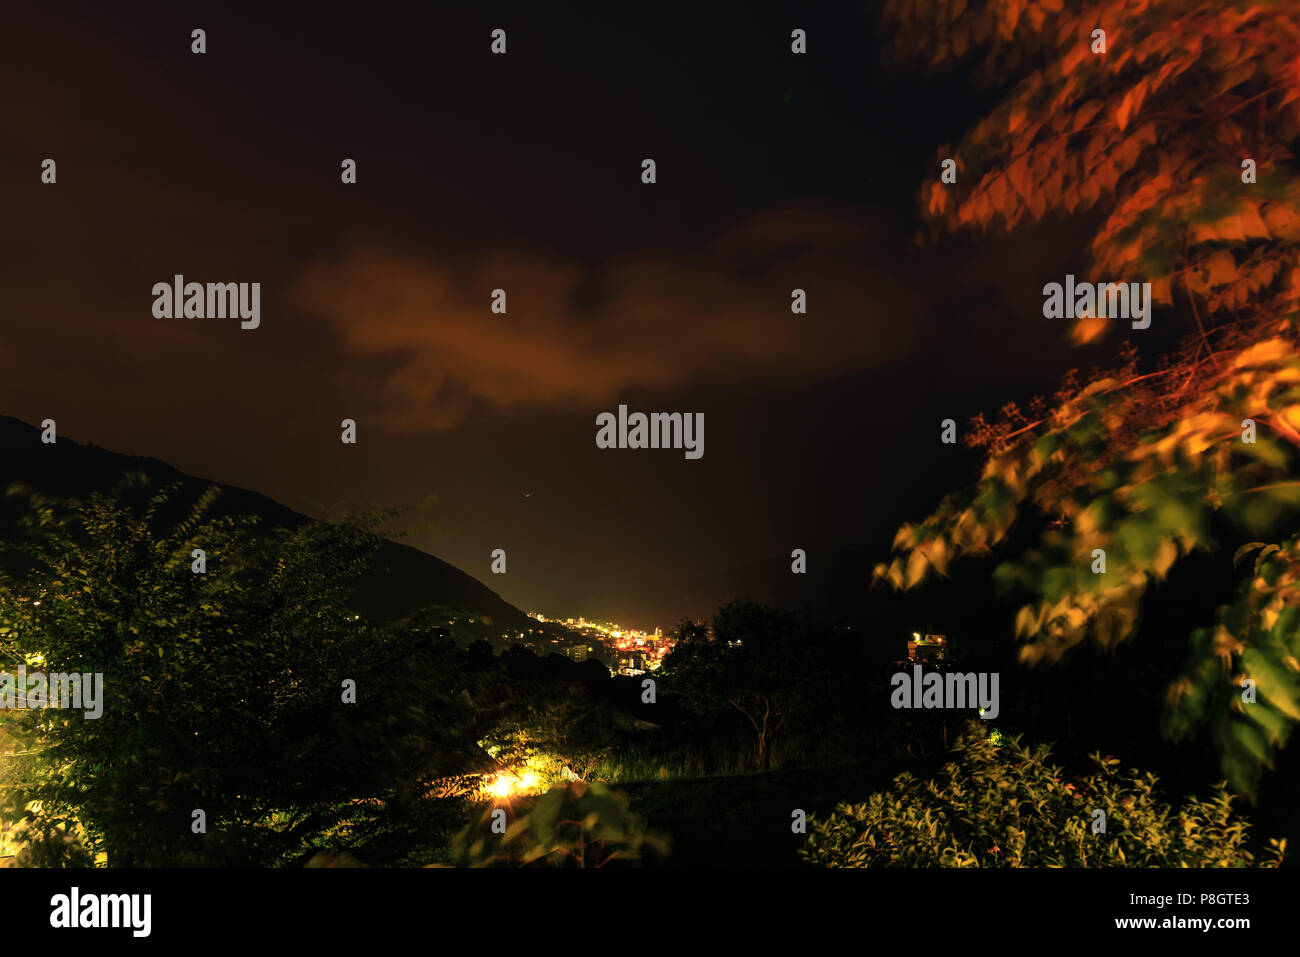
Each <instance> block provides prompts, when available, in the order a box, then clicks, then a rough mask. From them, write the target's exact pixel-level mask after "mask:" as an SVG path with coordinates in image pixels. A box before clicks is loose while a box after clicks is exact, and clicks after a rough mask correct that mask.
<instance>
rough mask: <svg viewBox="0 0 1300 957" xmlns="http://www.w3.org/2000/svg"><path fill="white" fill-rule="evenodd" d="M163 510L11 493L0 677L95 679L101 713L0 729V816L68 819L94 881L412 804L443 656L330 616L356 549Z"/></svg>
mask: <svg viewBox="0 0 1300 957" xmlns="http://www.w3.org/2000/svg"><path fill="white" fill-rule="evenodd" d="M173 493H174V488H173V489H163V490H162V491H159V492H153V493H151V490H149V489H148V488H147V487H146V486H145V482H144V480H143V478H142V477H132V478H129V479H128V480H126V481H124V482H123V483H122V484H121V485H119V486H118V488H117V489H115V490H114V492H113V493H111V494H107V495H104V494H96V495H94V496H92V497H91V498H89V499H86V500H74V501H59V500H51V499H47V498H44V497H42V496H39V495H34V494H33V495H23V494H21V493H16V492H11V496H10V498H11V500H13V499H15V498H17V499H18V500H19V501H21V502H22V503H23V504H24V506H25V508H24V513H23V515H24V517H23V527H24V530H25V533H24V539H23V541H21V542H19V543H18V544H16V545H14V544H8V545H7V546H6V547H7V548H8V549H9V551H10V553H11V557H12V553H13V552H14V551H18V552H20V553H21V554H22V555H23V556H24V557H25V559H26V563H25V567H21V568H19V569H17V570H12V569H11V571H10V572H8V573H7V574H5V575H4V577H3V578H2V579H0V671H5V672H9V673H13V672H14V671H15V669H16V668H17V666H19V665H22V666H24V667H27V668H28V669H30V670H32V671H41V672H48V673H51V674H55V673H60V672H77V673H86V674H94V673H100V674H102V675H103V697H104V701H103V709H102V715H101V716H100V717H98V718H88V717H85V716H83V714H82V712H80V711H76V710H72V711H69V710H54V709H49V710H38V709H25V710H18V711H10V712H5V713H4V718H5V722H4V723H5V726H6V729H7V731H8V732H9V734H10V735H11V737H10V738H9V740H10V741H13V742H15V743H16V744H17V745H19V746H18V747H16V748H15V749H14V750H15V751H23V752H26V754H25V755H24V756H23V757H22V760H21V761H18V762H15V767H16V768H17V769H18V770H17V771H16V772H15V779H14V780H12V781H11V782H9V784H10V787H9V788H8V789H7V790H6V791H5V792H4V794H3V796H4V799H5V800H6V804H7V807H6V808H5V809H4V810H5V812H6V813H5V816H6V817H8V818H9V819H11V820H16V819H18V818H23V817H25V818H27V819H28V822H29V826H28V828H27V829H28V830H34V831H36V832H50V830H51V829H50V828H49V827H45V826H43V825H40V824H39V822H32V821H31V817H32V815H33V814H35V813H37V812H36V811H35V810H34V809H39V813H40V814H42V815H44V816H46V817H52V818H54V819H55V821H56V822H57V821H64V820H69V819H72V820H75V821H77V822H79V823H80V825H82V826H84V828H85V830H86V832H87V834H88V838H87V839H88V841H89V843H90V844H91V846H92V849H93V850H94V851H95V852H97V853H102V854H103V855H106V857H107V860H108V862H109V863H110V864H112V865H114V866H125V865H158V864H178V863H244V864H248V863H262V864H266V863H282V862H286V861H289V860H293V859H296V858H297V857H298V856H299V855H302V854H304V853H306V851H307V850H308V849H309V848H310V847H311V846H312V845H313V844H314V843H317V842H319V841H321V840H323V839H324V838H326V837H328V836H329V835H331V834H333V833H335V832H336V831H337V830H338V829H340V828H343V827H346V826H347V822H348V820H349V816H350V814H351V813H352V809H353V807H354V802H355V801H357V800H358V799H361V798H366V799H382V800H384V801H386V802H390V803H391V802H394V801H401V800H403V799H413V795H412V794H411V793H410V792H413V791H414V790H415V789H417V788H418V781H419V780H420V778H421V776H422V775H425V774H428V773H429V772H430V770H431V768H432V766H433V765H435V764H436V761H437V758H438V755H439V754H440V753H441V748H442V746H443V745H445V744H446V743H447V742H448V741H449V740H450V737H451V735H452V729H453V728H454V727H455V726H456V724H457V722H458V720H459V715H460V713H461V710H462V709H460V708H459V707H458V706H456V705H455V703H454V701H453V700H452V699H451V697H450V688H448V687H447V686H446V678H445V677H440V676H445V675H446V674H448V672H447V670H446V668H447V666H448V662H449V661H450V660H451V658H452V657H453V656H454V649H452V648H450V645H449V643H443V644H439V643H436V642H431V641H430V640H429V639H428V638H427V637H422V636H420V635H417V634H413V633H405V632H402V631H400V630H397V629H391V628H387V629H386V628H376V627H374V626H372V625H370V624H369V623H367V622H365V621H363V620H361V618H360V617H359V616H358V615H356V614H354V613H353V612H352V611H351V609H350V608H349V606H348V595H349V592H350V590H351V588H352V585H353V582H354V580H355V576H356V574H357V573H358V572H359V571H360V570H361V569H362V568H364V567H365V566H366V563H367V561H368V559H369V557H370V555H371V554H372V552H373V550H374V548H375V547H376V545H377V544H378V539H377V537H376V536H374V535H373V534H372V533H371V532H370V531H369V530H368V529H367V528H366V527H363V526H362V525H361V524H357V525H325V524H321V523H315V522H312V523H307V524H305V525H303V526H301V527H300V528H297V529H294V530H287V529H272V530H263V529H261V528H259V527H258V523H257V522H256V521H255V520H253V519H246V518H235V517H228V518H207V517H206V515H207V513H208V512H209V510H210V509H211V507H212V505H213V503H214V501H215V499H216V491H215V490H212V491H209V492H208V493H207V494H205V495H204V496H202V497H201V498H200V499H199V501H197V502H196V503H194V504H193V506H192V507H191V508H189V509H188V510H187V514H185V517H183V518H182V519H181V520H180V521H179V522H177V523H176V524H174V525H170V526H168V525H167V524H166V523H164V522H161V521H160V519H159V515H160V512H161V510H162V509H164V507H165V506H167V503H168V502H169V500H170V498H171V496H172V494H173ZM141 500H143V502H142V501H141ZM196 548H202V549H203V550H204V552H205V556H204V562H205V566H206V567H205V568H204V570H203V571H202V572H199V571H197V570H196V568H197V567H198V566H196V564H195V563H196V562H197V561H198V559H196V558H195V557H194V549H196ZM345 680H350V681H354V682H356V687H357V696H356V701H357V703H356V704H345V703H343V698H342V688H343V682H344V681H345ZM196 810H201V811H203V812H204V815H205V817H206V833H205V834H196V833H195V828H194V827H193V826H192V825H193V823H194V812H195V811H196Z"/></svg>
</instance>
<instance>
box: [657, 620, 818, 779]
mask: <svg viewBox="0 0 1300 957" xmlns="http://www.w3.org/2000/svg"><path fill="white" fill-rule="evenodd" d="M818 637H820V636H819V635H817V634H815V628H814V627H812V626H811V625H810V623H809V622H806V621H803V620H801V619H799V618H797V617H795V616H794V615H791V614H788V613H786V612H783V611H780V610H778V609H774V608H766V607H764V606H762V605H758V604H755V603H753V602H743V601H735V602H731V603H729V604H727V605H724V606H723V607H722V608H721V609H719V610H718V613H717V614H716V615H714V617H713V637H712V638H710V637H709V636H708V634H707V633H706V630H705V629H701V628H699V627H698V626H695V625H692V624H691V623H690V622H686V623H683V625H682V626H681V627H680V628H679V629H678V632H677V636H676V638H677V641H676V644H675V645H674V646H673V650H672V651H671V652H670V653H669V654H668V656H667V657H666V658H665V659H664V663H663V669H662V674H663V681H664V686H665V687H666V688H668V689H670V690H671V691H672V693H673V694H677V695H681V696H682V697H683V699H685V701H686V702H687V703H688V705H689V706H690V707H691V708H692V709H693V710H695V711H697V712H699V713H701V714H716V713H718V712H725V711H728V710H731V709H734V710H735V711H737V712H739V713H740V714H742V715H743V716H744V717H745V719H746V720H747V721H748V723H749V725H750V726H751V728H752V729H753V731H754V733H755V735H756V737H757V744H758V766H759V769H760V770H763V771H766V770H768V768H769V766H770V763H771V754H772V744H773V741H774V739H775V738H776V736H777V734H778V733H779V732H780V731H781V730H782V728H784V727H786V725H787V722H791V721H793V722H798V721H799V720H800V718H801V717H803V716H806V715H807V713H808V712H809V711H810V710H811V707H812V706H813V705H814V703H815V702H817V701H818V700H820V699H824V697H825V691H826V683H825V681H824V680H823V679H824V678H825V677H826V675H827V674H828V673H829V672H830V671H831V670H832V668H831V666H830V662H829V660H828V659H827V658H826V657H825V656H824V655H823V654H822V652H823V650H824V649H825V647H826V646H825V644H824V643H822V642H819V641H818V640H817V638H818Z"/></svg>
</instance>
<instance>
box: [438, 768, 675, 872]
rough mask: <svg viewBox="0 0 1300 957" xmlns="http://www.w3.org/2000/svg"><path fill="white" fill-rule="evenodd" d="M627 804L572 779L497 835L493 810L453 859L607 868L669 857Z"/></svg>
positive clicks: (455, 848) (461, 838)
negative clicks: (655, 856)
mask: <svg viewBox="0 0 1300 957" xmlns="http://www.w3.org/2000/svg"><path fill="white" fill-rule="evenodd" d="M628 803H629V802H628V798H627V795H625V794H623V793H621V792H619V791H611V790H610V789H609V788H608V787H606V786H605V785H603V784H600V783H599V782H593V783H590V784H588V783H587V782H585V781H572V782H569V783H568V784H566V785H561V786H558V787H553V788H551V789H550V790H549V791H547V792H546V793H545V794H543V795H542V796H541V797H539V798H538V799H537V800H536V802H535V803H534V804H533V805H532V807H531V808H529V810H528V811H527V813H524V814H521V815H519V816H518V817H515V818H514V820H511V821H510V822H509V823H508V825H507V826H506V829H505V833H504V834H498V833H496V832H494V831H493V829H492V823H493V818H494V817H495V816H496V815H495V814H494V812H495V811H496V810H498V808H496V807H494V806H489V807H488V809H487V810H486V811H485V812H484V813H483V817H482V819H481V820H479V821H478V822H477V823H475V824H471V825H470V826H469V827H467V828H465V830H464V831H462V832H461V833H460V834H458V835H457V836H456V838H455V840H454V841H453V843H452V860H453V863H455V864H457V865H459V866H462V867H465V866H468V867H490V866H505V867H510V866H516V867H528V866H533V867H541V866H547V865H549V866H552V867H604V866H605V865H606V864H610V863H614V862H618V863H621V864H625V865H626V864H631V865H636V864H639V863H641V862H642V859H643V857H644V855H645V852H647V851H649V852H651V853H653V854H661V855H666V854H667V853H668V839H667V838H666V837H665V836H663V835H660V834H656V833H654V832H652V831H649V830H647V829H646V827H645V822H644V821H643V820H642V818H641V815H639V814H636V813H634V812H632V811H631V810H629V808H628Z"/></svg>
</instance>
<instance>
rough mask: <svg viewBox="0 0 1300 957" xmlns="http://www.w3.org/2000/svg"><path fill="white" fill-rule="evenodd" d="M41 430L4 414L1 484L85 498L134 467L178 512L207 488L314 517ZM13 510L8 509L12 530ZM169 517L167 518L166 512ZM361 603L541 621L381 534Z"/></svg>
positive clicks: (372, 608) (501, 621)
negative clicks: (169, 489)
mask: <svg viewBox="0 0 1300 957" xmlns="http://www.w3.org/2000/svg"><path fill="white" fill-rule="evenodd" d="M41 431H42V430H41V429H39V428H36V427H35V426H31V425H28V424H27V423H26V422H23V421H21V420H19V419H15V418H11V417H9V416H0V489H5V488H8V487H9V486H10V485H13V484H15V483H19V484H22V485H24V486H26V487H28V488H30V489H32V490H33V491H36V492H40V493H43V494H45V495H49V496H56V497H59V498H85V497H87V496H89V495H90V494H91V493H93V492H106V491H108V490H109V489H111V488H112V487H113V486H114V485H116V484H117V483H118V482H119V481H120V480H121V479H122V477H123V476H124V475H125V474H127V473H131V472H142V473H144V474H145V475H146V476H148V478H149V479H150V480H151V482H152V483H153V485H154V486H155V487H162V486H166V485H172V484H175V483H180V495H179V496H177V506H176V510H177V514H176V515H175V517H177V518H179V517H181V515H180V513H181V512H183V510H184V508H186V507H188V505H189V503H192V502H193V501H194V500H195V499H196V498H197V497H198V496H199V495H200V494H201V493H202V492H203V491H204V490H206V489H207V488H209V487H210V486H214V485H215V486H216V487H217V488H219V489H220V490H221V495H220V497H219V498H218V499H217V502H216V504H215V505H214V507H213V509H212V512H211V514H212V515H214V516H216V515H255V516H257V517H258V518H260V519H261V520H262V523H263V524H264V525H265V526H266V527H275V526H282V527H285V528H296V527H298V526H299V525H301V524H303V523H304V522H309V521H312V519H311V518H309V517H308V516H305V515H301V514H299V513H298V512H295V511H293V510H292V509H289V508H286V507H285V506H283V505H281V504H280V503H278V502H275V501H273V500H271V499H269V498H267V497H266V496H265V495H261V494H259V493H257V492H252V491H249V490H248V489H242V488H237V487H235V486H231V485H223V484H222V483H220V482H212V481H209V480H207V479H201V478H196V477H194V476H192V475H186V474H185V473H184V472H181V471H180V470H179V469H176V468H174V467H173V466H171V465H168V464H167V463H166V462H163V461H161V460H159V459H152V458H141V457H138V456H133V455H123V454H121V453H118V452H110V451H108V450H107V449H103V448H100V447H99V446H96V445H89V444H83V443H80V442H75V441H73V440H71V439H68V438H66V437H64V436H62V435H60V436H58V441H57V442H53V443H44V442H42V441H41ZM13 517H14V516H12V515H7V516H6V521H5V525H4V526H3V528H4V529H5V531H7V530H8V528H9V527H11V526H9V524H8V523H9V522H11V521H12V520H13ZM164 517H167V516H166V515H165V513H164ZM356 605H357V610H358V611H361V612H363V613H365V614H366V615H368V616H371V617H374V618H377V619H380V620H397V619H401V618H404V617H406V616H407V615H410V614H413V613H414V612H416V611H418V610H420V609H422V608H426V607H429V606H432V605H436V606H441V607H444V608H449V609H456V610H458V611H461V612H464V613H467V614H469V615H471V616H474V617H477V618H480V619H482V618H489V619H491V621H492V624H493V626H495V627H498V628H501V629H503V630H504V629H511V630H516V629H521V630H527V629H528V628H530V627H531V628H536V627H537V622H536V621H534V620H533V619H531V618H529V617H528V616H527V615H525V614H524V613H523V612H522V611H520V610H519V609H518V608H516V607H514V606H513V605H511V604H510V603H509V602H507V601H506V600H505V599H504V598H502V597H501V596H500V595H498V594H497V593H496V592H494V591H492V590H491V589H490V588H488V587H487V586H486V585H484V584H482V583H481V582H479V581H477V580H476V579H474V578H472V577H471V576H469V575H467V574H465V573H464V572H463V571H461V570H460V569H459V568H456V567H455V566H453V565H449V564H448V563H447V562H444V561H442V560H441V559H439V558H436V557H434V556H433V555H430V554H428V553H426V552H422V551H420V550H419V549H415V548H411V547H410V546H408V545H402V544H400V543H398V542H393V541H389V540H387V539H383V540H382V543H381V544H380V546H379V549H378V550H377V552H376V554H375V557H374V559H373V561H372V563H371V566H370V569H369V570H368V571H367V572H366V573H365V574H363V575H362V577H361V578H360V580H359V582H358V588H357V594H356Z"/></svg>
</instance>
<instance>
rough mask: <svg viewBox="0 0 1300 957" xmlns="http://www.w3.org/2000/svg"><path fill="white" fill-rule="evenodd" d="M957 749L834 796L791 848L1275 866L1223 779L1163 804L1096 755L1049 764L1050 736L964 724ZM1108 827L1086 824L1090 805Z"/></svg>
mask: <svg viewBox="0 0 1300 957" xmlns="http://www.w3.org/2000/svg"><path fill="white" fill-rule="evenodd" d="M956 751H957V760H956V761H954V762H952V763H949V764H947V765H945V766H944V768H943V770H942V771H941V772H940V774H939V776H938V778H937V779H936V780H933V781H921V780H917V779H916V778H915V777H913V776H912V775H911V774H908V773H904V774H900V775H899V776H898V777H897V778H896V779H895V780H894V786H893V788H892V789H891V790H889V791H888V792H885V793H877V794H873V795H872V796H871V797H870V799H868V801H867V802H866V803H865V804H845V803H842V804H840V805H838V806H837V807H836V809H835V811H834V812H833V813H832V814H831V815H830V816H829V817H827V818H825V819H812V820H810V826H809V834H808V841H807V843H806V845H805V847H804V848H801V849H800V851H799V854H800V857H801V858H802V859H803V860H804V861H805V862H807V863H810V864H814V865H817V866H822V867H890V866H902V867H1251V866H1261V867H1276V866H1278V865H1280V863H1281V861H1282V855H1283V853H1284V851H1285V848H1286V842H1285V840H1274V841H1270V842H1269V845H1270V846H1269V848H1268V849H1267V850H1266V851H1265V852H1264V853H1263V854H1261V855H1260V858H1259V859H1258V860H1256V857H1255V855H1254V854H1253V853H1252V852H1251V850H1250V849H1249V847H1248V845H1247V832H1248V830H1249V827H1250V825H1249V824H1248V822H1246V821H1245V820H1243V819H1242V818H1240V817H1239V816H1237V815H1234V813H1233V809H1232V800H1233V798H1232V795H1230V794H1228V793H1227V791H1226V790H1225V788H1224V785H1223V784H1222V783H1220V784H1218V785H1216V787H1215V789H1214V793H1213V796H1212V797H1210V798H1209V799H1208V800H1200V799H1197V798H1195V797H1189V798H1187V799H1186V801H1185V803H1184V804H1183V805H1182V806H1181V807H1175V806H1173V805H1171V804H1168V803H1165V802H1164V801H1163V800H1162V799H1161V798H1160V797H1159V795H1158V793H1157V792H1156V789H1155V784H1156V777H1155V775H1153V774H1150V773H1148V774H1140V773H1139V772H1137V771H1133V770H1121V769H1120V768H1119V760H1118V759H1117V758H1112V757H1102V756H1101V755H1099V754H1094V755H1092V760H1093V761H1094V762H1095V763H1096V765H1097V770H1096V771H1094V772H1092V773H1091V774H1089V775H1088V776H1087V777H1086V778H1083V779H1082V780H1079V781H1077V782H1070V781H1067V780H1066V778H1065V777H1064V776H1063V774H1062V772H1061V769H1060V768H1058V767H1055V766H1053V765H1051V764H1049V763H1048V761H1047V759H1048V756H1049V754H1050V753H1051V751H1050V748H1049V747H1048V746H1046V745H1040V746H1038V747H1035V748H1033V749H1030V748H1028V747H1025V746H1023V745H1021V743H1020V739H1019V738H1012V739H1010V740H1008V741H1007V742H1006V743H1005V744H1003V745H1002V746H999V745H997V744H996V743H994V741H993V740H992V739H991V736H990V735H989V734H988V732H987V730H986V729H984V728H983V727H980V726H978V725H973V726H971V727H970V728H969V729H968V730H967V731H966V732H965V733H964V734H963V735H962V737H961V738H960V739H959V741H958V745H957V748H956ZM1097 810H1100V811H1102V812H1104V815H1105V818H1104V822H1105V830H1104V832H1103V833H1094V821H1099V820H1100V819H1099V818H1097V817H1095V816H1094V812H1095V811H1097Z"/></svg>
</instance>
